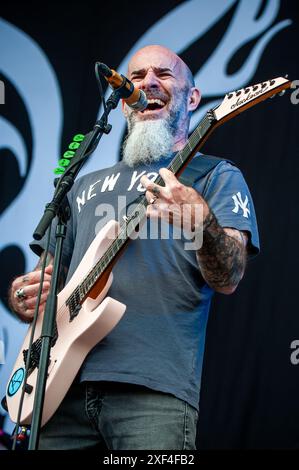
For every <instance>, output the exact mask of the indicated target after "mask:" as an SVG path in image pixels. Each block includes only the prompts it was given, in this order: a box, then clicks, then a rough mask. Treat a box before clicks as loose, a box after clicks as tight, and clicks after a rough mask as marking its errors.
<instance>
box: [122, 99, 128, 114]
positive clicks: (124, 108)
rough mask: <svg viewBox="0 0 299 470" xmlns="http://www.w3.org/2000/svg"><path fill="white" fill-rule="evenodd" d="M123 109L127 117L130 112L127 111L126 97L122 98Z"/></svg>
mask: <svg viewBox="0 0 299 470" xmlns="http://www.w3.org/2000/svg"><path fill="white" fill-rule="evenodd" d="M121 110H122V112H123V114H124V116H125V118H127V117H128V112H127V107H126V102H125V100H124V99H122V100H121Z"/></svg>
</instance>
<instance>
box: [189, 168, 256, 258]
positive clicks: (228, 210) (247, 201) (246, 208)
mask: <svg viewBox="0 0 299 470" xmlns="http://www.w3.org/2000/svg"><path fill="white" fill-rule="evenodd" d="M194 188H195V189H197V190H198V191H199V192H200V193H201V194H202V196H203V197H204V199H205V200H206V202H207V203H208V205H209V207H210V208H211V209H212V211H213V212H214V214H215V216H216V217H217V220H218V222H219V224H220V225H221V226H222V227H230V228H235V229H237V230H243V231H246V232H248V234H249V240H248V252H249V255H250V256H254V255H257V254H258V253H259V250H260V243H259V234H258V227H257V220H256V214H255V209H254V204H253V200H252V197H251V194H250V191H249V188H248V186H247V184H246V181H245V179H244V177H243V175H242V173H241V171H240V170H239V169H238V168H237V167H235V166H233V165H231V164H230V163H228V162H225V161H224V162H221V163H219V164H218V165H217V166H216V168H215V169H214V170H212V171H211V174H210V175H209V176H208V179H207V182H206V184H205V186H204V188H202V185H201V184H200V181H198V182H197V183H195V185H194Z"/></svg>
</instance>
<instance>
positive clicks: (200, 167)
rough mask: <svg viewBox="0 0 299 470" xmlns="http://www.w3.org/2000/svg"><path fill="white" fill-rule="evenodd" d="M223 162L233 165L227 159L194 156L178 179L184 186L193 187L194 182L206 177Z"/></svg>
mask: <svg viewBox="0 0 299 470" xmlns="http://www.w3.org/2000/svg"><path fill="white" fill-rule="evenodd" d="M223 161H225V162H229V163H231V164H232V165H235V164H234V163H233V162H232V161H231V160H228V159H227V158H219V157H213V156H212V155H196V156H195V157H194V158H193V159H192V160H191V162H190V163H189V164H188V165H187V167H186V168H185V170H184V171H183V173H182V174H181V176H179V178H178V179H179V181H180V182H181V183H182V184H184V185H185V186H193V184H194V183H195V181H196V180H199V179H200V178H203V177H204V176H206V175H207V174H208V173H209V172H210V171H211V170H213V169H214V168H215V167H216V166H217V165H219V163H220V162H223Z"/></svg>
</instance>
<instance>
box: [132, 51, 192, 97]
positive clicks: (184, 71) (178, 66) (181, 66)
mask: <svg viewBox="0 0 299 470" xmlns="http://www.w3.org/2000/svg"><path fill="white" fill-rule="evenodd" d="M161 58H163V63H164V64H165V62H167V63H169V64H171V66H172V68H173V71H174V72H175V73H176V74H179V75H181V76H182V77H184V78H185V81H186V85H187V86H189V88H192V87H194V86H195V83H194V78H193V74H192V72H191V70H190V68H189V67H188V65H187V64H186V63H185V62H184V61H183V60H182V59H181V58H180V57H179V56H178V55H177V54H175V52H173V51H172V50H171V49H168V47H165V46H160V45H149V46H145V47H142V48H141V49H139V50H138V51H137V52H136V53H135V54H134V55H133V56H132V58H131V60H130V62H129V64H128V75H129V77H130V78H132V77H131V75H132V72H134V71H135V70H136V67H137V70H139V69H138V64H140V63H144V61H147V62H148V63H149V64H150V63H151V61H152V62H153V63H154V62H159V61H161ZM153 59H154V60H153Z"/></svg>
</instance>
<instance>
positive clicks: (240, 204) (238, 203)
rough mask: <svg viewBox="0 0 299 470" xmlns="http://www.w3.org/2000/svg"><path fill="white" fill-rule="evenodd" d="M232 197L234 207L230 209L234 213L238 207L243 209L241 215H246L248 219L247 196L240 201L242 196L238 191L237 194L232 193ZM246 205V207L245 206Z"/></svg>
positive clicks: (237, 210) (236, 212)
mask: <svg viewBox="0 0 299 470" xmlns="http://www.w3.org/2000/svg"><path fill="white" fill-rule="evenodd" d="M232 199H233V201H234V203H235V207H234V208H233V209H232V211H233V212H234V213H235V214H238V212H239V208H240V209H242V211H243V217H246V218H247V219H248V214H249V215H250V209H249V204H248V197H247V196H246V197H245V199H244V201H242V196H241V193H240V191H239V192H238V193H237V194H234V195H233V196H232ZM247 205H248V207H247Z"/></svg>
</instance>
